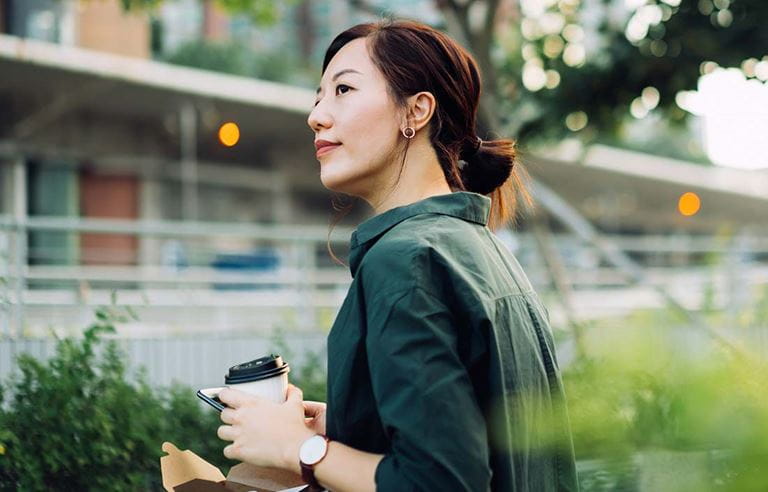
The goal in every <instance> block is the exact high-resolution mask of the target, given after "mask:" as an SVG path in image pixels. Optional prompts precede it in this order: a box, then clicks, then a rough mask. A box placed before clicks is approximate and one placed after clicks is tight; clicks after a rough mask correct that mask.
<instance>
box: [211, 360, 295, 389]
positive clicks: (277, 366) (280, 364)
mask: <svg viewBox="0 0 768 492" xmlns="http://www.w3.org/2000/svg"><path fill="white" fill-rule="evenodd" d="M289 371H290V368H289V367H288V363H287V362H285V361H283V358H282V357H280V356H279V355H277V354H271V355H268V356H266V357H261V358H259V359H254V360H252V361H250V362H243V363H242V364H238V365H236V366H232V367H230V368H229V372H228V373H227V375H226V376H224V383H225V384H240V383H250V382H252V381H260V380H262V379H269V378H271V377H274V376H279V375H281V374H284V373H286V372H289Z"/></svg>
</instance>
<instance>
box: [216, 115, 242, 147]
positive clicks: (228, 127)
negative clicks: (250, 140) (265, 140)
mask: <svg viewBox="0 0 768 492" xmlns="http://www.w3.org/2000/svg"><path fill="white" fill-rule="evenodd" d="M239 140H240V128H238V126H237V124H236V123H233V122H231V121H229V122H227V123H224V124H223V125H221V127H220V128H219V142H221V143H222V145H224V146H226V147H232V146H234V145H235V144H236V143H237V142H238V141H239Z"/></svg>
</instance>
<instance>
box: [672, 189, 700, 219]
mask: <svg viewBox="0 0 768 492" xmlns="http://www.w3.org/2000/svg"><path fill="white" fill-rule="evenodd" d="M700 208H701V200H700V199H699V196H698V195H697V194H696V193H691V192H690V191H689V192H688V193H683V194H682V195H681V196H680V200H678V202H677V210H678V211H680V213H681V214H683V215H685V216H691V215H695V214H696V212H698V211H699V209H700Z"/></svg>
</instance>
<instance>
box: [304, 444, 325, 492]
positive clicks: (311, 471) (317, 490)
mask: <svg viewBox="0 0 768 492" xmlns="http://www.w3.org/2000/svg"><path fill="white" fill-rule="evenodd" d="M318 435H319V436H320V437H322V438H323V439H325V444H326V448H325V454H324V455H323V456H322V457H321V458H320V459H319V460H317V461H316V462H315V463H314V464H311V465H308V464H307V463H304V462H303V461H301V460H299V465H300V466H301V479H302V480H304V483H306V484H307V486H306V487H305V488H303V489H301V492H321V491H323V490H325V489H324V488H323V486H322V485H320V482H318V481H317V479H316V478H315V465H317V464H318V463H320V462H321V461H323V459H324V458H325V456H326V455H327V454H328V443H330V441H331V440H330V439H328V437H327V436H324V435H323V434H318Z"/></svg>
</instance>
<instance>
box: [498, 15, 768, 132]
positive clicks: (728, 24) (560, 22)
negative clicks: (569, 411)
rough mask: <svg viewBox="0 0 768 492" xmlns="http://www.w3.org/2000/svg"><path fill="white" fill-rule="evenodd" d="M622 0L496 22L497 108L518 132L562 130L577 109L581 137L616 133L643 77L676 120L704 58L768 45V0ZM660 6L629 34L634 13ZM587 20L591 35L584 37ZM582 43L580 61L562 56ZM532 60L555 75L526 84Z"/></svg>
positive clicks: (756, 51)
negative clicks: (582, 119) (553, 81)
mask: <svg viewBox="0 0 768 492" xmlns="http://www.w3.org/2000/svg"><path fill="white" fill-rule="evenodd" d="M620 3H621V4H624V3H625V2H615V1H613V0H602V1H600V2H587V1H580V0H567V1H566V0H564V1H561V2H546V5H548V6H549V7H547V8H546V9H544V11H542V12H541V13H540V15H534V14H533V13H532V12H529V15H528V16H527V17H526V15H525V13H524V14H523V15H522V16H521V17H520V18H519V19H515V21H516V22H515V24H514V25H504V26H502V27H501V29H500V36H499V42H498V46H499V47H500V48H502V49H501V52H500V55H499V58H500V61H499V79H500V80H499V87H501V88H503V89H502V91H503V92H504V94H503V95H504V96H506V97H504V98H502V102H503V103H504V109H505V110H506V109H509V111H502V114H505V115H507V121H506V123H507V124H508V125H511V126H512V127H514V128H515V129H516V130H517V135H518V137H519V138H521V139H526V138H527V137H529V136H536V137H537V138H540V137H549V138H553V137H554V138H559V137H562V136H564V135H567V134H569V131H568V130H567V128H566V126H565V123H564V122H565V118H566V117H567V116H568V115H569V114H572V113H576V112H579V111H583V112H584V113H585V114H586V116H587V117H588V125H587V126H586V127H585V128H584V129H583V130H580V135H583V136H584V137H585V138H587V139H594V138H596V136H597V135H598V134H600V135H604V134H608V135H613V136H616V135H620V134H621V133H622V129H623V127H624V125H625V123H626V121H627V120H628V114H629V107H630V104H631V103H632V102H633V101H634V100H635V99H636V98H638V97H639V96H640V95H641V93H642V91H643V89H645V88H646V87H653V88H655V89H657V90H658V96H659V100H658V106H657V108H658V109H657V111H658V112H659V113H660V114H662V115H663V117H664V119H665V120H666V121H668V122H669V123H670V124H672V125H673V126H677V127H679V126H680V125H682V124H683V123H684V121H685V120H686V117H687V113H686V112H685V111H683V110H682V109H681V108H680V107H678V106H677V104H676V102H675V97H676V95H677V93H678V92H680V91H683V90H694V89H696V86H697V82H698V79H699V77H700V75H701V74H702V72H701V70H702V64H703V63H704V62H707V61H710V62H714V63H716V64H718V65H720V66H723V67H739V66H741V64H742V62H744V61H745V60H747V59H748V58H750V57H756V58H757V59H759V58H760V57H762V56H764V55H765V54H766V53H768V34H766V30H765V29H764V26H763V22H762V21H761V19H765V18H766V16H768V3H766V2H764V1H762V0H723V1H719V0H715V1H714V2H713V1H712V0H639V1H634V2H626V3H625V5H626V6H627V8H628V10H629V12H627V13H625V14H622V12H623V10H624V6H622V5H620ZM523 10H524V9H523ZM534 10H535V9H534ZM721 12H722V13H721ZM657 13H658V14H659V15H660V17H659V18H658V19H655V22H651V23H649V24H650V25H649V27H648V29H647V32H645V34H643V32H642V30H641V32H640V33H639V34H640V35H639V36H637V37H633V36H634V35H633V34H631V31H633V30H635V29H633V28H632V27H630V23H632V22H634V24H633V25H636V24H637V23H638V21H639V19H640V18H646V17H648V16H651V17H653V16H654V15H656V14H657ZM718 14H719V16H718ZM634 17H638V18H637V19H634ZM557 26H559V28H556V27H557ZM593 28H594V29H595V31H596V34H597V36H596V38H592V39H585V37H590V30H592V29H593ZM630 38H631V40H630ZM584 46H586V50H587V55H586V58H585V59H584V60H583V61H581V62H578V63H573V62H571V63H566V61H565V60H566V58H568V57H567V56H566V54H565V53H566V52H567V51H568V48H569V47H577V48H576V50H575V51H578V50H579V49H581V48H580V47H584ZM571 53H573V51H572V52H571ZM576 58H578V57H576ZM530 63H534V64H538V65H539V66H540V67H541V69H543V70H545V71H546V70H551V71H554V72H557V74H558V78H559V83H558V84H557V85H556V86H554V87H552V88H542V89H541V90H538V89H537V90H526V89H524V85H523V73H524V71H525V70H524V67H525V66H526V64H530Z"/></svg>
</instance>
